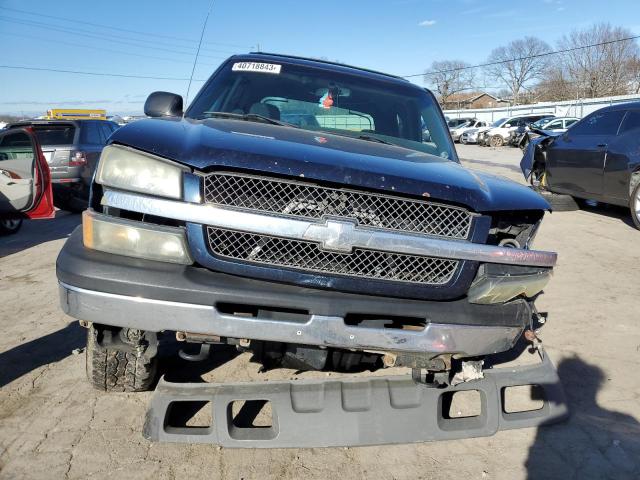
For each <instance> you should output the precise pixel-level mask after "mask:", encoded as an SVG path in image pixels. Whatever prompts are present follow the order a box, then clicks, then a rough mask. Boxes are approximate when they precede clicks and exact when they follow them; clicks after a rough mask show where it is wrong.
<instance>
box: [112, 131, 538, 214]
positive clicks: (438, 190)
mask: <svg viewBox="0 0 640 480" xmlns="http://www.w3.org/2000/svg"><path fill="white" fill-rule="evenodd" d="M111 142H112V143H119V144H123V145H127V146H130V147H133V148H138V149H140V150H144V151H146V152H149V153H153V154H155V155H158V156H161V157H164V158H168V159H170V160H173V161H176V162H179V163H181V164H184V165H187V166H189V167H191V168H194V169H196V170H200V171H213V170H216V169H221V170H224V169H227V170H238V169H240V170H244V171H248V172H253V173H264V174H273V175H280V176H287V177H304V178H306V179H309V180H317V181H321V182H329V183H334V184H338V185H349V186H353V187H361V188H366V189H375V190H379V191H381V192H387V193H395V194H405V195H413V196H419V197H430V198H433V199H440V200H444V201H447V202H451V203H456V204H460V205H464V206H466V207H469V208H470V209H472V210H474V211H477V212H488V211H499V210H547V209H549V205H548V204H547V202H546V201H545V200H544V199H543V198H542V197H541V196H540V195H538V194H537V193H535V192H533V191H532V190H531V189H529V188H527V187H524V186H522V185H519V184H517V183H515V182H512V181H510V180H507V179H504V178H501V177H497V176H494V175H489V174H486V173H481V172H475V171H472V170H469V169H466V168H464V167H462V166H461V165H460V164H459V163H457V162H456V161H453V160H447V159H444V158H441V157H438V156H435V155H429V154H426V153H422V152H418V151H415V150H410V149H407V148H402V147H396V146H392V145H385V144H381V143H376V142H369V141H363V140H358V139H352V138H347V137H344V136H339V135H332V134H330V133H327V132H314V131H309V130H303V129H298V128H293V127H284V126H278V125H270V124H263V123H256V122H247V121H242V120H230V119H207V120H190V119H147V120H139V121H136V122H133V123H130V124H128V125H126V126H124V127H122V128H120V129H119V130H117V131H116V132H115V133H114V134H113V135H112V137H111Z"/></svg>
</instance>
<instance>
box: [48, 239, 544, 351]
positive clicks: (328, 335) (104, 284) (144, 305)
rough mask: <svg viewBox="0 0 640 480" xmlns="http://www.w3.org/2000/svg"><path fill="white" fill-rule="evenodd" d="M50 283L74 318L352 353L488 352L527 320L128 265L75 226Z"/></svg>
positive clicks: (525, 307)
mask: <svg viewBox="0 0 640 480" xmlns="http://www.w3.org/2000/svg"><path fill="white" fill-rule="evenodd" d="M57 276H58V280H59V281H60V301H61V305H62V308H63V309H64V311H65V312H66V313H67V314H69V315H71V316H73V317H75V318H77V319H80V320H86V321H91V322H95V323H100V324H105V325H113V326H121V327H129V328H137V329H142V330H150V331H161V330H173V331H187V332H192V333H202V334H208V335H218V336H223V337H232V338H248V339H255V340H267V341H278V342H286V343H298V344H306V345H319V346H330V347H335V348H348V349H355V350H373V351H397V352H419V353H432V354H433V356H437V355H440V354H443V353H451V354H455V355H457V356H460V357H469V356H480V355H487V354H492V353H497V352H501V351H506V350H509V349H510V348H511V347H512V346H513V345H514V343H515V342H516V341H517V339H518V338H519V336H520V335H521V333H522V331H523V330H524V328H525V326H526V325H528V324H529V322H530V319H531V309H530V306H529V304H528V302H526V301H525V300H515V301H512V302H508V303H505V304H498V305H476V304H471V303H469V302H468V301H467V300H466V299H465V298H463V299H460V300H455V301H448V302H438V301H420V300H408V299H400V298H393V297H381V296H369V295H359V294H351V293H343V292H336V291H330V290H321V289H313V288H304V287H299V286H294V285H286V284H280V283H275V282H268V281H260V280H254V279H249V278H243V277H237V276H233V275H228V274H223V273H218V272H212V271H209V270H207V269H203V268H199V267H195V266H184V265H175V264H169V263H163V262H155V261H149V260H142V259H132V258H129V257H123V256H120V255H112V254H108V253H104V252H99V251H95V250H90V249H87V248H85V247H84V246H83V244H82V238H81V232H80V229H77V230H76V231H75V232H74V233H73V234H72V235H71V237H70V238H69V240H68V241H67V243H66V244H65V246H64V247H63V249H62V251H61V252H60V255H59V257H58V261H57ZM222 304H233V305H244V306H247V307H258V308H262V309H269V308H272V309H278V310H280V311H282V310H286V309H295V310H303V311H305V312H308V320H307V321H305V322H292V321H287V320H284V319H282V318H278V315H277V314H270V315H267V316H260V315H258V316H255V317H241V316H235V315H232V314H226V313H223V311H221V309H220V306H221V305H222ZM350 314H351V315H376V316H378V317H379V318H384V317H385V316H387V317H395V316H398V315H402V316H406V317H414V318H420V319H424V320H425V322H426V327H425V328H424V329H423V330H420V331H416V330H400V329H384V328H380V329H377V328H363V327H357V326H352V325H347V324H346V323H345V318H346V317H347V315H350Z"/></svg>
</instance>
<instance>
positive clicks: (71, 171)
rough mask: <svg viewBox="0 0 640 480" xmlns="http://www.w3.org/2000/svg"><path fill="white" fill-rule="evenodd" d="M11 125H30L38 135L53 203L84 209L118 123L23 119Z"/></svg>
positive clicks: (76, 210)
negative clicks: (98, 168)
mask: <svg viewBox="0 0 640 480" xmlns="http://www.w3.org/2000/svg"><path fill="white" fill-rule="evenodd" d="M10 127H11V128H18V127H30V128H31V129H32V130H33V132H34V133H35V135H36V137H38V141H39V143H40V145H41V148H42V151H43V153H44V156H45V158H46V159H47V163H48V164H49V169H50V171H51V182H52V184H53V198H54V203H55V205H56V206H57V207H58V208H61V209H63V210H70V211H75V212H78V211H82V210H84V209H85V208H86V207H87V202H88V199H89V187H90V185H91V177H92V176H93V172H94V170H95V167H96V165H97V163H98V159H99V157H100V152H102V149H103V148H104V146H105V145H106V143H107V140H108V139H109V137H110V136H111V134H112V133H113V132H114V131H116V130H117V129H118V128H119V125H118V124H117V123H115V122H110V121H107V120H26V121H20V122H16V123H13V124H11V125H10Z"/></svg>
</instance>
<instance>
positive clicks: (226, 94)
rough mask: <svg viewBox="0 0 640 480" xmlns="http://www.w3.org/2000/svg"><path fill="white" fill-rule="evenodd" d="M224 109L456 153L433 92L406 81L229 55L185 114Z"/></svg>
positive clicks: (207, 113) (364, 138) (443, 153)
mask: <svg viewBox="0 0 640 480" xmlns="http://www.w3.org/2000/svg"><path fill="white" fill-rule="evenodd" d="M264 65H267V66H270V67H269V68H266V67H264ZM221 113H227V114H233V115H226V116H225V117H226V118H231V119H234V118H235V119H244V120H249V121H260V120H261V119H262V120H265V117H266V118H268V119H270V120H272V121H275V122H271V123H277V124H284V126H283V128H289V127H290V126H295V127H298V128H302V129H306V130H313V131H320V132H327V133H333V134H337V135H344V136H351V137H353V138H357V139H360V140H362V141H381V142H382V143H391V144H394V145H398V146H401V147H404V148H408V149H412V150H417V151H420V152H424V153H429V154H432V155H437V156H439V157H442V158H446V159H455V158H456V157H455V153H454V151H453V147H452V145H451V141H450V139H449V134H448V129H447V125H446V123H445V121H444V119H443V117H442V115H441V113H440V110H439V107H438V105H437V104H436V102H435V101H434V99H433V97H432V96H431V95H429V94H428V93H427V92H425V91H423V90H421V89H419V88H416V87H415V86H412V85H411V84H409V83H407V85H406V86H404V85H398V83H397V82H386V81H384V80H378V79H375V78H372V77H369V76H365V75H362V76H359V75H355V74H346V73H341V72H336V71H331V70H325V69H321V68H316V67H307V66H300V65H288V64H280V63H277V64H276V63H268V64H267V63H257V62H235V63H234V62H229V63H228V64H227V65H226V66H225V67H223V68H222V69H221V70H220V71H219V72H218V74H217V75H216V76H215V77H214V78H213V79H212V80H211V81H209V82H208V83H207V84H206V85H205V86H204V88H203V90H202V91H201V92H200V93H199V94H198V96H197V97H196V99H195V100H194V102H193V104H192V105H191V106H190V107H189V109H188V111H187V112H186V115H185V117H187V118H192V119H197V120H202V119H206V118H212V117H220V116H223V115H222V114H221ZM261 117H262V118H261Z"/></svg>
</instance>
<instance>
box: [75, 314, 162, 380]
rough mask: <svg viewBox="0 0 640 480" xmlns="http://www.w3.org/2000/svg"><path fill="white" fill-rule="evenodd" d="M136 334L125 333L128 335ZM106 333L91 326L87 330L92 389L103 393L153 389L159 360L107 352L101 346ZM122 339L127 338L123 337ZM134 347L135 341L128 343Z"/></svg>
mask: <svg viewBox="0 0 640 480" xmlns="http://www.w3.org/2000/svg"><path fill="white" fill-rule="evenodd" d="M128 332H135V331H134V330H128V329H125V333H128ZM102 334H103V330H101V329H99V328H95V327H94V325H91V326H90V327H89V328H88V329H87V349H86V351H85V356H86V362H87V364H86V365H87V378H88V379H89V382H90V383H91V385H92V386H93V387H94V388H95V389H97V390H101V391H103V392H144V391H147V390H150V389H151V386H152V385H153V382H154V380H155V376H156V371H157V366H158V360H157V356H156V355H155V352H154V354H153V356H148V355H147V354H146V352H145V354H143V355H141V356H138V355H136V354H135V353H129V352H124V351H121V350H116V349H111V348H105V347H102V346H100V344H99V336H100V335H102ZM121 337H125V338H126V336H125V335H122V336H121ZM127 343H129V344H130V345H132V346H135V345H136V344H137V343H139V342H136V341H135V340H133V341H129V342H127Z"/></svg>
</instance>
